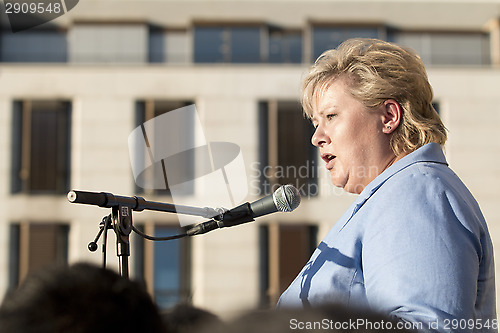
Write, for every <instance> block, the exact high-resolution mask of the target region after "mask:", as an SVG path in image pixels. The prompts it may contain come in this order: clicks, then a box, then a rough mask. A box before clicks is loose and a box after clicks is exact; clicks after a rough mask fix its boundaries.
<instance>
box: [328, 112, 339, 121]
mask: <svg viewBox="0 0 500 333" xmlns="http://www.w3.org/2000/svg"><path fill="white" fill-rule="evenodd" d="M336 116H337V114H336V113H330V114H327V115H326V119H328V120H332V119H333V118H335V117H336Z"/></svg>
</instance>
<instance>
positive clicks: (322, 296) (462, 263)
mask: <svg viewBox="0 0 500 333" xmlns="http://www.w3.org/2000/svg"><path fill="white" fill-rule="evenodd" d="M432 99H433V93H432V88H431V86H430V84H429V81H428V78H427V74H426V70H425V68H424V65H423V63H422V61H421V60H420V58H419V57H418V56H417V55H416V54H414V53H413V52H412V51H409V50H406V49H404V48H402V47H400V46H397V45H395V44H392V43H388V42H384V41H380V40H373V39H351V40H348V41H346V42H344V43H343V44H342V45H340V46H339V47H338V49H335V50H329V51H327V52H325V53H323V54H322V55H321V56H320V57H319V58H318V60H317V61H316V62H315V64H314V65H313V66H312V68H311V70H310V72H309V74H308V75H307V77H306V78H305V80H304V83H303V96H302V105H303V109H304V112H305V114H306V115H307V116H308V117H309V118H310V119H311V121H312V123H313V125H314V127H315V129H316V130H315V132H314V135H313V137H312V143H313V144H314V145H315V146H316V147H318V148H319V152H320V155H321V158H322V159H323V161H324V162H325V166H326V168H327V169H328V171H329V174H330V178H331V181H332V183H333V184H334V185H335V186H338V187H342V188H343V189H344V190H345V191H347V192H350V193H356V194H358V197H357V198H356V200H355V202H354V203H353V204H352V205H351V207H350V208H349V209H348V210H347V211H346V212H345V213H344V214H343V216H342V217H341V218H340V219H339V220H338V221H337V222H336V223H335V225H334V226H333V227H332V229H331V230H330V232H329V233H328V234H327V235H326V237H325V238H324V239H323V240H322V241H321V243H320V244H319V246H318V248H317V249H316V251H315V252H314V253H313V255H312V257H311V259H310V260H309V262H308V263H307V264H306V265H305V267H304V268H303V269H302V271H301V272H300V273H299V275H298V276H297V278H296V279H295V280H294V281H293V282H292V284H291V285H290V286H289V287H288V289H287V290H286V291H285V292H284V293H283V294H282V295H281V298H280V300H279V303H278V307H279V308H285V307H314V306H318V305H321V304H325V303H337V304H344V305H347V306H353V307H361V308H369V309H371V310H374V311H377V312H380V313H383V314H386V315H388V316H390V317H392V318H394V319H396V320H401V321H406V322H413V323H418V324H420V326H417V327H418V328H419V329H421V330H423V331H440V332H449V331H454V332H457V331H464V332H486V331H488V332H491V331H497V323H496V309H495V271H494V262H493V247H492V242H491V239H490V236H489V232H488V228H487V225H486V222H485V220H484V217H483V215H482V213H481V211H480V209H479V206H478V204H477V203H476V201H475V199H474V197H473V196H472V195H471V193H470V192H469V191H468V189H467V188H466V187H465V185H464V184H463V183H462V181H461V180H460V179H459V178H458V176H457V175H456V174H455V173H454V172H453V171H452V170H451V169H450V168H449V167H448V164H447V162H446V159H445V156H444V154H443V150H442V146H443V145H444V143H445V141H446V129H445V127H444V126H443V123H442V122H441V119H440V118H439V115H438V114H437V112H436V111H435V110H434V108H433V106H432ZM470 323H473V325H472V326H471V325H469V324H470ZM462 324H464V325H462Z"/></svg>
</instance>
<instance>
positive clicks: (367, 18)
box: [0, 0, 500, 316]
mask: <svg viewBox="0 0 500 333" xmlns="http://www.w3.org/2000/svg"><path fill="white" fill-rule="evenodd" d="M4 9H5V8H4ZM499 17H500V1H487V2H482V3H477V2H476V1H472V0H471V1H456V2H455V1H428V2H420V1H409V0H408V1H406V0H404V1H403V0H401V1H340V0H332V1H293V2H289V1H284V0H273V1H266V2H255V1H249V0H248V1H247V0H240V1H236V0H235V1H202V0H196V1H195V0H192V1H191V0H190V1H171V0H157V1H123V0H120V1H113V0H86V1H81V2H80V3H78V4H77V5H76V6H75V7H74V8H72V9H71V10H70V11H68V12H67V13H65V14H64V15H61V16H60V17H58V18H56V19H54V20H52V21H50V22H47V23H45V24H42V25H39V26H37V27H33V28H30V29H26V30H23V31H18V32H13V31H12V29H11V28H12V26H11V23H12V22H10V21H9V18H8V17H7V16H6V15H5V10H4V11H3V13H2V16H1V20H2V33H1V35H0V127H1V128H0V154H1V156H0V185H1V186H0V202H1V206H0V208H1V209H0V230H1V232H0V249H1V251H0V253H1V255H0V268H1V269H0V272H2V273H0V292H1V293H4V292H6V291H7V290H9V289H10V288H14V287H15V286H16V285H17V284H18V283H19V282H20V281H22V279H23V278H24V277H25V276H26V274H29V273H30V272H32V271H33V270H36V269H37V268H39V267H41V266H43V265H46V264H49V263H53V262H61V263H73V262H77V261H91V262H95V263H102V257H101V254H100V253H101V247H102V243H101V242H99V251H97V252H90V251H89V250H88V249H87V244H88V243H89V242H91V241H93V240H94V238H95V236H96V234H97V232H98V231H99V225H100V223H101V221H102V219H103V217H105V216H107V215H108V214H109V213H110V212H109V211H108V209H105V208H100V207H97V206H87V205H76V204H70V203H69V202H68V200H67V198H66V194H67V192H68V191H69V190H71V189H77V190H85V191H95V192H109V193H114V194H117V195H125V196H133V195H138V196H142V197H144V198H146V199H148V200H152V201H159V202H171V200H172V196H171V193H169V191H160V190H148V189H143V188H140V187H138V186H137V185H136V184H135V182H134V176H133V173H132V170H131V164H130V151H129V147H128V137H129V135H130V133H131V132H132V131H133V130H134V129H135V128H136V127H137V126H140V125H141V124H143V123H145V122H147V121H148V120H151V119H154V118H155V117H158V116H159V115H161V114H164V113H165V112H168V111H171V110H175V109H178V108H181V107H183V106H186V105H191V104H195V105H196V109H197V112H198V115H199V118H200V122H201V125H202V127H203V130H204V135H205V136H206V139H207V140H208V141H214V142H217V141H223V142H232V143H235V144H237V145H238V146H239V147H240V149H241V152H242V156H243V160H244V169H245V171H244V172H245V174H246V179H244V181H245V182H246V183H247V186H248V195H247V197H246V201H253V200H256V199H258V198H260V197H262V196H264V195H269V194H271V193H272V192H273V190H274V189H276V188H277V186H278V184H287V183H291V184H293V185H294V186H296V187H297V188H298V189H299V190H300V191H301V194H302V203H301V205H300V206H299V208H297V209H296V210H295V211H294V212H293V213H286V214H285V213H276V214H272V215H268V216H265V217H262V218H259V219H258V220H256V221H255V222H253V223H248V224H244V225H241V226H238V227H233V228H227V229H223V230H216V231H213V232H211V233H208V234H206V235H199V236H194V237H190V238H184V239H181V240H176V241H167V242H152V241H149V240H144V239H142V238H141V237H139V236H137V235H136V234H135V233H134V234H133V235H132V236H131V257H130V274H131V276H132V277H133V278H135V279H139V280H143V281H145V283H146V285H147V287H148V290H149V291H150V292H151V294H152V295H153V296H154V297H155V300H156V301H157V302H158V304H159V305H160V306H162V307H168V306H171V305H173V304H175V303H177V302H181V301H188V302H193V303H194V304H195V305H197V306H200V307H204V308H208V309H210V310H212V311H214V312H216V313H217V314H220V315H222V316H225V315H227V316H230V315H233V314H235V313H237V312H239V311H241V310H245V309H249V308H255V307H257V306H261V307H272V306H273V304H274V303H275V301H276V299H277V297H278V296H279V295H280V293H281V291H283V289H284V288H285V287H286V286H287V285H288V283H290V282H291V280H292V279H293V278H294V277H295V275H296V274H297V273H298V271H299V269H300V268H301V267H302V266H303V264H304V263H305V262H306V261H307V259H308V257H309V255H310V254H311V252H312V250H313V249H314V248H315V246H316V244H317V242H318V241H319V240H321V238H322V237H323V236H324V235H325V234H326V232H327V231H328V230H329V229H330V228H331V226H332V225H333V224H334V223H335V221H336V220H337V218H338V217H340V215H341V214H342V213H343V211H344V209H346V208H347V206H348V205H349V204H350V203H351V202H352V201H353V196H352V195H347V194H344V193H342V191H341V190H339V189H336V188H333V187H332V186H331V185H330V184H329V182H328V177H327V175H326V171H325V170H324V168H323V167H322V164H321V163H320V160H319V159H318V156H317V153H316V151H315V150H314V147H313V146H312V145H311V144H310V143H309V138H310V135H311V133H312V128H311V125H310V124H309V123H308V122H307V121H306V120H305V119H304V118H303V117H302V115H301V112H300V105H299V103H298V99H299V96H300V83H301V78H302V77H303V75H304V73H305V71H306V70H307V68H308V66H309V65H310V64H311V63H312V62H313V61H314V59H315V58H316V57H317V56H319V55H320V54H321V52H323V51H324V50H326V49H329V48H333V47H336V46H337V45H338V44H339V43H341V42H342V41H343V40H345V39H347V38H350V37H372V38H381V39H385V40H389V41H393V42H397V43H400V44H402V45H405V46H409V47H412V48H413V49H415V50H416V51H417V52H418V53H419V54H420V55H421V57H422V59H423V60H424V62H425V64H426V66H427V69H428V74H429V78H430V81H431V84H432V86H433V88H434V93H435V105H436V108H437V109H438V111H439V113H440V115H441V116H442V118H443V121H444V123H445V125H446V127H447V128H448V130H449V141H448V142H447V144H446V155H447V158H448V162H449V163H450V166H451V167H452V168H453V169H454V170H455V171H456V172H457V174H458V175H459V176H460V177H461V178H462V180H463V181H464V182H465V184H466V185H467V186H468V187H469V189H470V190H471V192H472V193H473V194H474V195H475V197H476V199H477V200H478V202H479V204H480V206H481V208H482V210H483V213H484V215H485V217H486V220H487V221H488V224H489V228H490V232H491V234H492V238H493V241H494V244H495V245H496V244H497V243H499V242H500V213H499V212H497V209H496V208H497V205H498V200H500V193H499V192H498V190H497V189H498V188H499V187H500V177H499V173H498V171H499V170H498V169H499V168H498V166H497V164H496V162H497V160H498V158H497V154H496V153H497V152H498V151H500V142H499V141H498V140H497V138H496V136H497V134H496V133H497V128H496V127H497V125H499V124H500V104H499V103H498V100H499V97H500V93H499V90H498V87H499V86H500V72H499V70H498V69H499V65H500V25H499V19H498V18H499ZM189 128H190V127H189V124H187V125H186V127H185V128H179V131H178V132H179V134H178V137H179V138H180V140H188V139H189V138H190V137H189V135H190V134H189V133H190V132H189ZM193 163H194V164H196V161H193ZM200 191H205V192H206V191H213V193H214V194H213V196H214V198H215V199H217V196H218V195H219V194H218V191H217V190H216V189H206V188H205V189H200V188H196V187H194V188H191V189H190V190H189V191H187V192H186V194H185V197H186V198H185V199H186V202H192V205H193V206H197V202H196V195H197V193H198V192H200ZM225 208H231V207H225ZM133 221H134V225H135V226H136V227H137V228H138V229H141V230H143V231H144V232H145V233H146V234H149V235H155V236H168V235H174V234H177V233H180V232H181V230H180V226H179V221H178V218H177V217H176V216H175V214H169V213H160V212H151V211H144V212H136V213H134V216H133ZM200 222H201V221H200ZM108 233H109V237H108V247H107V266H108V267H112V268H114V267H117V266H118V260H117V257H116V250H115V247H116V245H115V236H114V234H113V233H112V231H109V232H108ZM498 274H500V273H498Z"/></svg>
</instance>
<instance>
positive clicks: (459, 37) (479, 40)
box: [394, 32, 491, 65]
mask: <svg viewBox="0 0 500 333" xmlns="http://www.w3.org/2000/svg"><path fill="white" fill-rule="evenodd" d="M394 39H395V40H394V41H395V42H396V43H399V44H401V45H405V46H408V47H411V48H412V49H414V50H415V51H416V52H417V53H418V55H419V56H420V57H421V58H422V61H423V62H424V63H425V64H427V65H489V64H490V62H491V61H490V42H489V37H488V35H487V34H485V33H482V32H477V33H476V32H462V33H461V32H398V33H396V34H395V35H394Z"/></svg>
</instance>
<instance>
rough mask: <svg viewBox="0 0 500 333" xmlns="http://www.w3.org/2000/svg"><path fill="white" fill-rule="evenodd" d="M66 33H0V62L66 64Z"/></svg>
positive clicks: (49, 31) (34, 30) (41, 31)
mask: <svg viewBox="0 0 500 333" xmlns="http://www.w3.org/2000/svg"><path fill="white" fill-rule="evenodd" d="M66 34H67V32H66V31H64V30H56V29H53V30H49V29H39V28H35V29H30V30H26V31H23V32H22V33H16V34H13V33H10V32H6V31H2V35H1V37H0V61H2V62H66V61H67V60H68V50H67V49H68V40H67V36H66Z"/></svg>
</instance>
